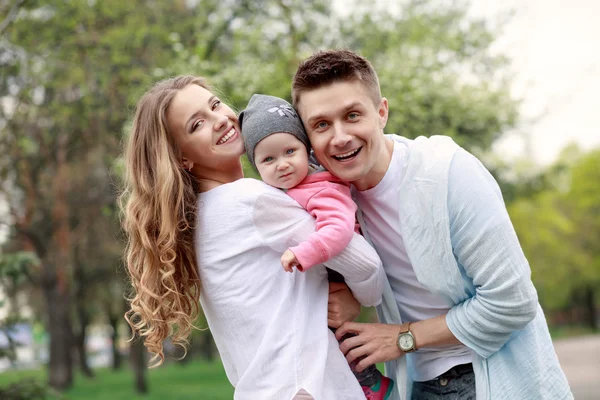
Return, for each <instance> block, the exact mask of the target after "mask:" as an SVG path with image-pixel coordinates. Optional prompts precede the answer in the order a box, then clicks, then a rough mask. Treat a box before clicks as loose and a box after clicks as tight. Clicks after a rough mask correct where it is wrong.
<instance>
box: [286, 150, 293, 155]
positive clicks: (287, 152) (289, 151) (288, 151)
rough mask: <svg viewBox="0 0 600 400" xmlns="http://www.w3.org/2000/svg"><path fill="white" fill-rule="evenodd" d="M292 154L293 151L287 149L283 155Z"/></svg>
mask: <svg viewBox="0 0 600 400" xmlns="http://www.w3.org/2000/svg"><path fill="white" fill-rule="evenodd" d="M293 152H294V149H287V151H286V152H285V154H292V153H293Z"/></svg>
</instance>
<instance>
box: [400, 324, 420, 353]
mask: <svg viewBox="0 0 600 400" xmlns="http://www.w3.org/2000/svg"><path fill="white" fill-rule="evenodd" d="M411 323H412V322H409V323H407V324H402V325H400V333H398V342H397V344H398V348H399V349H400V350H402V351H403V352H404V353H411V352H413V351H415V350H417V346H416V343H415V336H414V335H413V334H412V332H411V331H410V324H411Z"/></svg>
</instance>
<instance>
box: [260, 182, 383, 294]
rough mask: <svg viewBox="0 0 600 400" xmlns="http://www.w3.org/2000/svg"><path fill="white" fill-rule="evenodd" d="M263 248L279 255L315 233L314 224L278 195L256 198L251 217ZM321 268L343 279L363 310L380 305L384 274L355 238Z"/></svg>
mask: <svg viewBox="0 0 600 400" xmlns="http://www.w3.org/2000/svg"><path fill="white" fill-rule="evenodd" d="M252 218H253V220H254V224H255V226H256V227H257V230H258V232H259V234H260V235H261V237H262V239H263V241H264V243H265V245H267V246H269V247H271V248H272V249H274V250H276V251H280V252H281V253H282V254H283V252H284V251H285V250H286V249H288V248H291V247H294V246H296V245H298V244H299V243H300V242H302V241H305V240H306V239H307V238H308V237H309V236H310V235H311V234H314V233H315V220H314V218H313V217H312V216H311V215H310V214H308V213H307V212H306V210H304V209H303V208H302V207H300V205H299V204H298V203H297V202H295V201H294V200H292V199H291V198H290V197H289V196H287V195H286V194H284V193H282V192H280V191H268V192H265V193H264V194H262V195H260V196H259V197H258V198H257V200H256V204H255V207H254V212H253V215H252ZM325 265H326V266H327V267H329V268H331V269H333V270H335V271H337V272H339V273H341V274H342V275H343V276H344V279H345V280H346V284H347V285H348V287H350V289H351V290H352V293H353V294H354V297H356V299H357V300H358V301H359V302H360V303H361V304H363V305H365V306H373V305H376V304H379V303H380V302H381V293H382V291H383V283H384V280H385V275H384V274H385V272H384V271H383V267H382V266H381V260H380V259H379V256H378V255H377V252H375V249H373V247H371V245H369V244H368V243H367V241H366V240H365V239H364V238H363V237H362V236H360V235H358V234H353V237H352V240H351V241H350V244H349V245H348V247H346V248H345V249H344V250H343V251H342V252H341V253H340V254H339V255H337V256H336V257H333V258H331V259H330V260H328V261H327V262H326V263H325Z"/></svg>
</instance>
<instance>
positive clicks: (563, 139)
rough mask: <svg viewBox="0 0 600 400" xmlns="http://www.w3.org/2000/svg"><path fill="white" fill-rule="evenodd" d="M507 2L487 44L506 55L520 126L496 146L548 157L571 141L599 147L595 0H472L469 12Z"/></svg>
mask: <svg viewBox="0 0 600 400" xmlns="http://www.w3.org/2000/svg"><path fill="white" fill-rule="evenodd" d="M509 9H512V10H513V11H514V13H515V15H514V16H513V17H512V19H511V20H510V22H509V23H508V25H506V27H505V28H504V33H503V34H502V35H501V36H500V37H499V39H498V40H497V42H496V44H495V46H494V50H495V51H500V52H502V53H503V54H505V55H507V56H509V57H510V58H511V60H512V64H511V68H512V70H513V72H514V74H515V79H514V82H513V87H512V90H513V95H514V96H515V97H517V98H521V99H523V103H522V107H521V115H522V120H521V126H520V128H519V129H518V130H517V132H520V133H521V134H522V133H525V137H526V138H528V140H529V146H525V145H524V141H523V140H522V136H521V135H519V134H509V135H507V137H506V139H505V140H502V141H501V142H500V143H499V144H498V145H497V147H496V150H497V151H498V152H499V153H501V154H506V155H507V156H508V157H511V156H515V157H517V156H527V157H531V158H532V159H533V160H534V161H537V162H538V163H540V164H542V165H546V164H549V163H551V162H552V161H553V160H555V159H556V157H557V156H558V155H559V153H560V151H561V149H562V148H563V147H564V146H566V145H568V144H569V143H571V142H575V143H577V144H578V145H579V146H580V147H581V148H582V149H584V150H589V149H591V148H594V147H600V123H599V122H600V118H599V114H600V101H599V100H598V99H599V98H600V23H599V22H598V17H599V16H600V1H597V0H569V1H566V0H520V1H516V0H504V1H502V2H498V1H492V0H474V1H472V6H471V12H472V14H473V15H477V16H483V17H486V18H489V19H491V20H492V19H493V18H494V17H495V16H497V15H498V14H499V13H502V12H504V11H507V10H509Z"/></svg>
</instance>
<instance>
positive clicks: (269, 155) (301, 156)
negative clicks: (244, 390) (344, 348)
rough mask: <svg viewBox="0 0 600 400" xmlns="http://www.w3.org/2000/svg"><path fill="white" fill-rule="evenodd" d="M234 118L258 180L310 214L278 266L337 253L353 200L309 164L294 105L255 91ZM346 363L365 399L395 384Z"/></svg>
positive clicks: (349, 228) (377, 399)
mask: <svg viewBox="0 0 600 400" xmlns="http://www.w3.org/2000/svg"><path fill="white" fill-rule="evenodd" d="M239 121H240V127H241V129H242V136H243V138H244V144H245V146H246V154H247V155H248V159H249V160H250V163H251V164H252V165H253V166H254V167H255V168H256V169H257V170H258V173H259V174H260V176H261V178H262V180H263V181H264V182H265V183H267V184H268V185H271V186H273V187H276V188H279V189H282V190H285V191H286V193H287V194H288V195H289V196H290V197H292V198H293V199H294V200H296V201H297V202H298V203H299V204H300V205H301V206H302V207H303V208H304V209H306V210H307V211H308V212H309V213H310V214H311V215H312V216H313V217H314V218H315V226H316V230H317V231H316V232H315V233H314V234H313V235H311V236H310V237H309V238H308V240H306V241H304V242H301V243H300V244H299V245H297V246H295V247H291V248H289V249H287V250H286V251H285V252H284V253H283V255H282V257H281V264H282V265H283V269H284V270H285V271H288V272H292V271H293V268H294V267H295V268H297V269H298V270H299V271H306V270H307V269H309V268H311V267H313V266H315V265H317V264H323V263H324V262H325V261H327V260H328V259H330V258H331V257H334V256H336V255H338V254H339V253H340V252H341V251H342V250H343V249H344V248H345V247H346V246H348V243H350V240H351V239H352V236H353V234H354V231H355V230H356V221H355V215H356V204H355V203H354V201H353V200H352V197H351V195H350V187H349V185H348V184H347V183H345V182H342V181H341V180H339V179H338V178H336V177H335V176H333V175H332V174H331V173H329V172H327V171H326V170H324V169H323V168H321V167H316V166H314V165H311V164H310V162H309V154H310V142H309V140H308V136H307V134H306V131H305V130H304V126H303V125H302V121H301V120H300V117H299V116H298V114H297V113H296V111H295V110H294V108H293V107H292V106H291V105H290V104H289V103H288V102H286V101H285V100H283V99H280V98H277V97H273V96H266V95H262V94H255V95H254V96H252V98H251V99H250V102H249V103H248V106H247V108H246V109H245V110H244V111H242V112H241V113H240V116H239ZM328 273H329V280H330V281H342V282H343V277H342V276H341V275H340V274H338V273H337V272H335V271H328ZM350 367H351V369H352V371H353V372H354V375H355V376H356V378H357V379H358V381H359V383H360V385H361V386H362V388H363V391H364V392H365V396H367V397H368V398H369V399H372V400H384V399H388V398H389V397H390V396H391V393H392V389H393V385H394V382H393V381H392V380H391V379H389V378H387V377H385V376H383V375H382V374H381V372H379V370H378V369H377V368H376V367H375V365H371V366H369V367H367V368H366V369H365V370H364V371H362V372H356V371H355V369H354V366H353V365H351V366H350Z"/></svg>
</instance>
